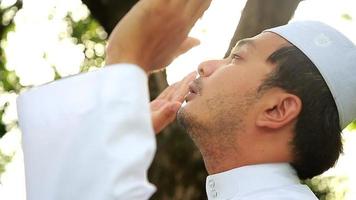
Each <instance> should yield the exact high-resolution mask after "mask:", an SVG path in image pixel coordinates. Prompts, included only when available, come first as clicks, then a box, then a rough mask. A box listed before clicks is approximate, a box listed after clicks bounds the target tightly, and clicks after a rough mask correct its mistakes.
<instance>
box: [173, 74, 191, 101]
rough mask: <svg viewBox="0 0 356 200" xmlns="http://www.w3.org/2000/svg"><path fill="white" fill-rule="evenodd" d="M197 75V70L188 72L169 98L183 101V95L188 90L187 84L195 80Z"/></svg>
mask: <svg viewBox="0 0 356 200" xmlns="http://www.w3.org/2000/svg"><path fill="white" fill-rule="evenodd" d="M196 76H197V72H196V71H194V72H191V73H189V74H188V75H187V76H186V77H185V78H184V79H183V80H182V81H181V83H180V84H179V88H177V90H176V92H175V94H174V96H173V97H172V99H170V100H171V101H179V102H183V101H184V98H185V96H186V95H187V94H188V92H189V84H190V83H191V82H192V81H194V80H195V78H196Z"/></svg>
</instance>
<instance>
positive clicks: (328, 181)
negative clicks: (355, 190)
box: [304, 176, 348, 200]
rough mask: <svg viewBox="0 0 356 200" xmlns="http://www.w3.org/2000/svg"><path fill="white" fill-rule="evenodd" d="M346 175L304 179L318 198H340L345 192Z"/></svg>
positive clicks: (335, 199) (343, 196) (332, 199)
mask: <svg viewBox="0 0 356 200" xmlns="http://www.w3.org/2000/svg"><path fill="white" fill-rule="evenodd" d="M347 183H348V179H347V177H339V176H326V177H321V176H318V177H315V178H313V179H309V180H306V181H304V184H306V185H308V186H309V187H310V188H311V189H312V191H313V192H314V194H315V195H316V196H317V197H318V199H319V200H342V199H345V196H346V192H347V189H348V188H347Z"/></svg>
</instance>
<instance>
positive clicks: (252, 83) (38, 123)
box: [18, 0, 356, 200]
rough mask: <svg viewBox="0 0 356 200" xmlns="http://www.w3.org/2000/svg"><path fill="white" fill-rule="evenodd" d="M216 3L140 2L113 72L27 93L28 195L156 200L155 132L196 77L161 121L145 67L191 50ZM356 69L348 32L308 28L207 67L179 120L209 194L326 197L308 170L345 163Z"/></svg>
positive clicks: (111, 51)
mask: <svg viewBox="0 0 356 200" xmlns="http://www.w3.org/2000/svg"><path fill="white" fill-rule="evenodd" d="M209 3H210V1H204V0H200V1H198V0H197V1H182V0H171V1H163V0H143V1H140V3H139V4H138V5H136V6H135V7H134V8H133V10H131V11H130V12H129V13H128V15H127V16H126V17H125V18H124V19H123V20H122V21H121V22H120V23H119V24H118V26H117V27H116V29H115V30H114V32H113V33H112V35H111V36H110V39H109V45H108V52H107V64H109V65H111V66H109V67H107V68H105V69H103V70H100V71H97V72H92V73H88V74H84V75H81V76H77V77H72V78H69V79H66V80H62V81H58V82H55V83H52V84H49V85H46V86H43V87H41V88H36V89H33V90H31V91H29V92H27V93H24V94H23V95H21V97H20V98H19V100H18V108H19V120H20V126H21V128H22V130H23V134H24V154H25V164H26V179H27V190H28V191H27V192H28V193H27V196H28V199H29V200H31V199H36V200H41V199H147V198H149V196H150V195H151V194H152V192H153V191H154V187H153V186H152V185H150V184H149V183H148V182H147V178H146V172H147V169H148V167H149V165H150V163H151V160H152V157H153V155H154V150H155V139H154V135H153V128H154V129H155V130H156V131H158V130H160V129H162V128H164V127H165V126H166V125H167V124H168V123H169V122H171V121H172V120H173V119H174V115H175V112H176V111H177V110H178V109H179V107H180V102H181V101H182V100H183V98H182V96H183V95H185V94H186V93H188V83H189V82H190V81H191V80H192V79H193V76H194V74H191V75H189V76H188V77H187V78H185V79H184V80H183V81H182V82H180V83H178V84H177V85H175V86H172V87H170V88H168V89H167V90H166V91H165V92H164V93H163V94H161V95H160V97H159V98H158V99H157V100H155V101H154V102H152V103H151V109H152V122H153V126H152V124H151V119H150V112H149V107H148V92H147V77H146V75H145V74H144V73H143V71H142V70H140V68H139V67H138V66H140V67H141V68H142V69H144V70H145V71H146V72H150V71H152V70H154V69H157V67H162V66H165V65H166V64H168V63H169V62H170V61H171V60H172V59H173V58H174V57H175V56H177V55H179V54H180V53H181V52H184V51H186V50H188V49H189V48H190V47H192V46H193V45H194V44H195V42H194V40H193V39H189V38H187V33H188V31H189V29H190V28H191V27H192V25H193V24H194V22H195V21H196V20H197V18H198V17H199V16H200V15H201V14H202V13H203V11H204V10H205V9H206V8H207V6H208V5H209ZM178 11H179V13H178ZM152 13H154V14H152ZM168 22H169V23H168ZM301 33H303V34H301ZM335 49H338V51H339V52H341V53H338V51H335ZM355 62H356V50H355V46H354V45H353V44H352V43H351V42H350V41H349V40H347V39H346V38H345V37H344V36H342V35H341V34H340V33H338V32H337V31H335V30H334V29H332V28H330V27H328V26H325V25H323V24H320V23H317V22H300V23H295V24H290V25H286V26H283V27H279V28H276V29H271V30H267V31H265V32H263V33H261V34H259V35H257V36H255V37H253V38H250V39H245V40H242V41H240V42H239V43H238V44H237V45H236V47H235V48H234V50H233V51H232V52H231V56H230V57H229V58H227V59H224V60H214V61H207V62H204V63H202V64H201V65H200V66H199V68H198V72H199V74H200V77H199V78H198V79H196V80H194V81H193V83H191V84H190V87H189V91H190V92H189V94H188V95H187V97H186V100H187V104H186V105H185V106H184V107H182V108H180V110H179V112H178V119H179V120H180V121H181V123H182V124H183V125H184V126H185V127H186V129H187V130H188V132H189V133H190V135H191V137H192V138H193V140H194V141H195V143H196V144H197V146H198V147H199V149H200V151H201V153H202V155H203V158H204V161H205V164H206V168H207V170H208V172H209V174H210V176H209V177H208V178H207V193H208V198H209V199H264V200H265V199H316V198H315V196H314V195H313V194H312V192H311V191H310V190H309V189H308V188H307V187H306V186H303V185H301V184H300V183H299V179H298V177H297V175H298V176H299V177H300V178H310V177H313V176H315V175H318V174H320V173H322V172H323V171H325V170H327V169H328V168H330V167H331V166H333V165H334V163H335V162H336V160H337V158H338V156H339V153H340V152H341V149H342V148H341V146H342V145H341V139H340V138H341V137H340V130H341V129H340V128H343V127H345V126H346V125H347V124H348V123H349V122H350V121H352V120H353V119H354V118H355V116H356V113H355V110H356V109H355V107H356V106H355V103H354V101H353V99H354V98H355V92H354V90H355V88H354V87H355V82H356V79H355V78H354V77H355V67H353V66H352V65H353V64H354V63H355ZM117 63H121V64H117ZM124 63H132V64H124ZM154 66H155V67H154ZM330 91H331V92H330ZM78 94H80V96H78ZM44 99H45V100H46V101H45V102H44V101H43V100H44ZM340 126H341V127H340ZM289 163H290V164H291V166H293V168H294V169H293V168H292V167H291V166H290V165H289ZM295 173H297V175H296V174H295ZM39 176H40V177H39Z"/></svg>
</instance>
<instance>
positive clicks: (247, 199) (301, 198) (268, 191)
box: [206, 163, 317, 200]
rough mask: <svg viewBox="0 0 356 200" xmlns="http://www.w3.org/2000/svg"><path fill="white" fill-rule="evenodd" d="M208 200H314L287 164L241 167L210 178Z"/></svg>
mask: <svg viewBox="0 0 356 200" xmlns="http://www.w3.org/2000/svg"><path fill="white" fill-rule="evenodd" d="M206 191H207V194H208V199H209V200H317V197H315V195H314V194H313V193H312V192H311V190H310V189H309V188H308V187H307V186H306V185H302V184H300V181H299V179H298V177H297V176H296V174H295V171H294V169H293V168H292V167H291V166H290V165H289V164H287V163H275V164H260V165H250V166H244V167H240V168H236V169H232V170H229V171H226V172H222V173H218V174H214V175H210V176H208V177H207V180H206Z"/></svg>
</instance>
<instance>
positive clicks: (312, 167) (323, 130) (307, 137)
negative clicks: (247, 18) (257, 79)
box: [259, 46, 342, 179]
mask: <svg viewBox="0 0 356 200" xmlns="http://www.w3.org/2000/svg"><path fill="white" fill-rule="evenodd" d="M267 61H268V62H270V63H273V64H276V68H275V69H274V70H273V72H271V73H270V74H269V75H268V76H267V77H266V79H265V80H264V82H263V83H262V84H261V86H260V88H259V91H262V90H266V89H269V88H273V87H278V88H281V89H283V90H285V91H286V92H288V93H291V94H294V95H296V96H298V97H299V98H300V100H301V101H302V109H301V112H300V114H299V115H298V119H297V122H296V125H295V130H294V132H295V135H294V138H293V140H292V141H291V144H292V147H293V154H294V160H293V161H292V162H291V163H290V164H291V165H292V166H293V167H294V169H295V170H296V171H297V174H298V176H299V178H301V179H307V178H312V177H314V176H316V175H319V174H321V173H323V172H324V171H326V170H328V169H329V168H331V167H332V166H334V165H335V163H336V161H337V160H338V158H339V155H340V154H341V153H342V138H341V128H340V124H339V115H338V110H337V107H336V104H335V101H334V99H333V96H332V94H331V92H330V90H329V88H328V86H327V84H326V82H325V81H324V79H323V77H322V76H321V74H320V72H319V71H318V69H317V68H316V66H315V65H314V64H313V62H312V61H311V60H310V59H309V58H308V57H307V56H306V55H305V54H304V53H303V52H302V51H301V50H299V49H298V48H297V47H295V46H286V47H282V48H280V49H278V50H277V51H275V52H274V53H272V54H271V55H270V56H269V57H268V59H267Z"/></svg>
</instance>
